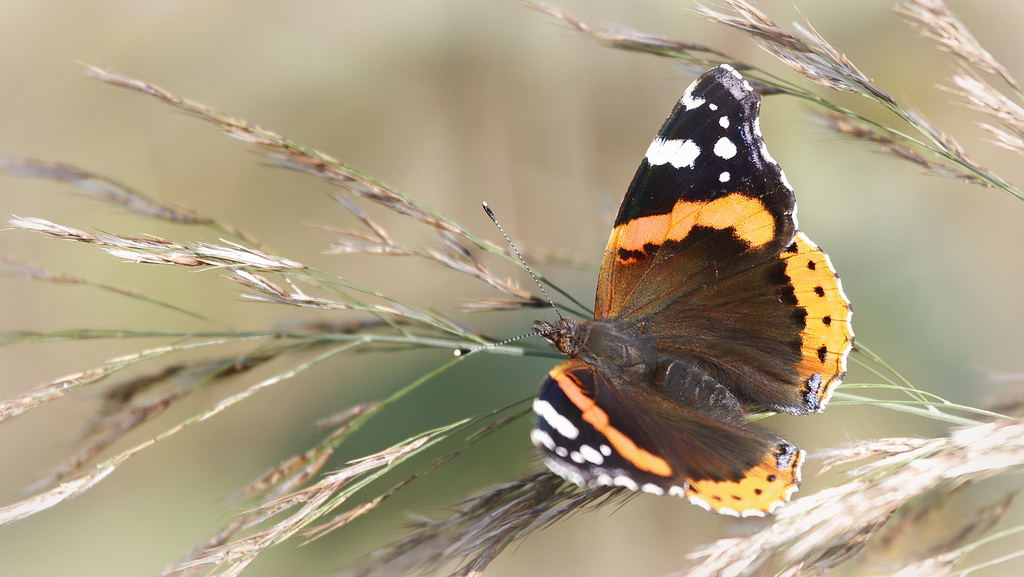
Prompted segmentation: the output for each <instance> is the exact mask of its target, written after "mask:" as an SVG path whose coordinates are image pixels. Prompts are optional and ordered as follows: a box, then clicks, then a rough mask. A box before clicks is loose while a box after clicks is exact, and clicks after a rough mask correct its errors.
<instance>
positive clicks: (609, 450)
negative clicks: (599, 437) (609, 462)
mask: <svg viewBox="0 0 1024 577" xmlns="http://www.w3.org/2000/svg"><path fill="white" fill-rule="evenodd" d="M598 449H599V450H600V451H601V454H602V455H604V456H605V457H610V456H611V454H612V448H611V447H609V446H608V445H601V446H600V447H598Z"/></svg>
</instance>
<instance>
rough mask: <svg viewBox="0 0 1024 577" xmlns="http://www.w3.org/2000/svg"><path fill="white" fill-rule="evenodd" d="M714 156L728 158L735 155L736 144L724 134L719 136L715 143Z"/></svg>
mask: <svg viewBox="0 0 1024 577" xmlns="http://www.w3.org/2000/svg"><path fill="white" fill-rule="evenodd" d="M715 156H718V157H719V158H724V159H726V160H729V159H730V158H732V157H734V156H736V145H735V144H733V143H732V141H731V140H729V139H728V138H726V137H724V136H723V137H722V138H719V139H718V142H716V143H715Z"/></svg>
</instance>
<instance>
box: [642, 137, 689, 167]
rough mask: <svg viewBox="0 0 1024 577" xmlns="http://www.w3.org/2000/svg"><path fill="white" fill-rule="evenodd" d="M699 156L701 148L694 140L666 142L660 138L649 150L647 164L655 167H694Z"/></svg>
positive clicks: (652, 142)
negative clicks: (668, 165)
mask: <svg viewBox="0 0 1024 577" xmlns="http://www.w3.org/2000/svg"><path fill="white" fill-rule="evenodd" d="M699 155H700V147H699V146H697V144H696V143H694V142H693V141H692V140H664V139H662V138H661V137H658V138H655V139H654V140H653V141H651V145H650V146H649V147H648V148H647V162H649V163H651V164H652V165H654V166H660V165H662V164H671V165H672V166H674V167H676V168H683V167H684V166H687V167H692V166H693V162H694V161H695V160H697V157H698V156H699Z"/></svg>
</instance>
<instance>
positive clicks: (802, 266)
mask: <svg viewBox="0 0 1024 577" xmlns="http://www.w3.org/2000/svg"><path fill="white" fill-rule="evenodd" d="M794 243H795V246H796V250H795V251H794V252H789V251H786V252H783V253H782V254H781V255H780V256H782V258H784V259H786V275H787V276H788V277H789V278H790V280H791V281H792V283H793V288H794V293H795V295H796V299H797V304H798V305H799V306H800V307H802V308H804V309H805V310H806V311H807V317H806V326H805V327H804V330H803V333H801V335H800V336H801V338H802V339H803V355H802V359H801V361H800V364H799V365H798V366H797V372H798V373H799V375H800V379H801V380H802V381H803V382H804V383H806V384H807V386H808V397H807V402H808V408H809V409H811V410H813V411H819V410H821V409H823V408H824V407H825V404H826V403H827V402H828V399H829V397H831V396H832V389H833V388H835V386H836V385H837V384H839V383H840V382H842V378H843V375H844V374H846V357H847V355H849V353H850V349H851V348H852V347H853V328H852V327H851V325H850V316H851V310H850V301H849V300H847V298H846V295H845V294H843V287H842V284H841V283H840V281H839V277H838V276H836V272H835V270H834V269H833V268H832V263H831V262H830V261H829V259H828V256H827V255H826V254H825V253H824V252H822V251H821V249H820V248H818V246H817V245H815V244H814V243H813V242H811V241H810V239H808V238H807V236H806V235H804V234H803V233H797V235H796V240H795V241H794Z"/></svg>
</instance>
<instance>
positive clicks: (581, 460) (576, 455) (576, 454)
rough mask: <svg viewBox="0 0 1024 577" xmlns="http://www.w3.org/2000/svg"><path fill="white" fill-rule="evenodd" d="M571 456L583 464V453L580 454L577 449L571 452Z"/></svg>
mask: <svg viewBox="0 0 1024 577" xmlns="http://www.w3.org/2000/svg"><path fill="white" fill-rule="evenodd" d="M569 458H570V459H572V460H573V461H575V462H577V463H579V464H581V465H582V464H583V455H581V454H579V452H577V451H573V452H571V453H569Z"/></svg>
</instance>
